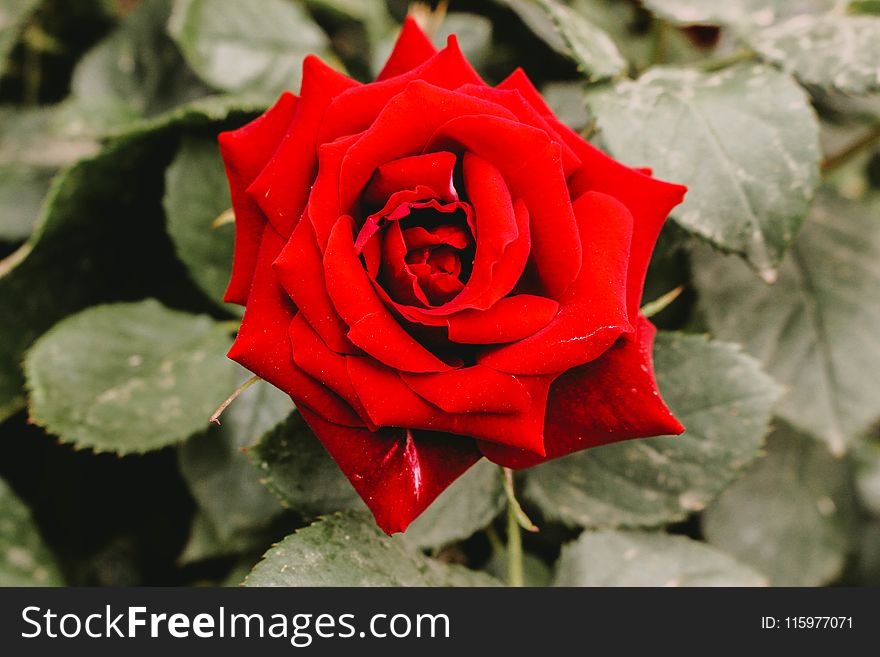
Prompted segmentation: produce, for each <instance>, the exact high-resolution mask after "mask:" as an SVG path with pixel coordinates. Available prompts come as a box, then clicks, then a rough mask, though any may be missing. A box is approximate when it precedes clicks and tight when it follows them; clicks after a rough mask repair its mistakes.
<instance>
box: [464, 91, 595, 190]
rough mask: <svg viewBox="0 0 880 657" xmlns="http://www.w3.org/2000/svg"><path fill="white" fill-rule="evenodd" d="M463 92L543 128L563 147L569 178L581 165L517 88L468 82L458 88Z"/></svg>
mask: <svg viewBox="0 0 880 657" xmlns="http://www.w3.org/2000/svg"><path fill="white" fill-rule="evenodd" d="M458 91H461V92H462V93H467V94H471V95H472V96H477V97H478V98H485V99H486V100H489V101H491V102H493V103H496V104H498V105H501V106H502V107H506V108H507V109H509V110H510V111H511V112H513V113H514V114H516V118H517V119H519V120H520V121H521V122H522V123H525V124H527V125H530V126H532V127H533V128H537V129H538V130H543V131H544V132H545V133H547V135H549V136H550V137H551V138H554V140H555V141H556V142H557V143H558V144H559V146H560V148H561V149H562V170H563V173H564V174H565V177H566V178H568V176H569V175H571V174H572V173H573V172H575V171H576V170H577V169H578V168H579V167H580V166H581V161H580V159H579V158H578V156H577V155H576V154H575V152H574V151H573V150H572V149H571V147H570V146H569V145H568V144H566V143H565V142H564V141H563V140H562V139H558V138H556V137H557V134H556V132H555V131H554V129H553V128H552V127H551V126H550V124H549V123H548V122H547V119H545V118H544V117H543V116H542V115H541V113H540V112H539V111H538V110H537V109H535V108H534V107H533V106H532V105H531V103H529V102H528V101H527V100H526V99H525V98H523V96H522V94H521V93H519V91H517V90H516V89H497V88H493V87H487V86H486V85H476V84H468V85H464V86H462V87H459V88H458Z"/></svg>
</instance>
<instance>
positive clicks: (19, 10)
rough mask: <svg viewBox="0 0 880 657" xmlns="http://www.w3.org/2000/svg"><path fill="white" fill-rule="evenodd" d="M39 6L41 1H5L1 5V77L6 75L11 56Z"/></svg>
mask: <svg viewBox="0 0 880 657" xmlns="http://www.w3.org/2000/svg"><path fill="white" fill-rule="evenodd" d="M39 4H40V0H5V2H3V4H2V5H0V75H3V74H4V73H6V65H7V60H8V59H9V55H10V54H11V53H12V49H13V48H15V44H16V43H18V37H19V36H20V35H21V31H22V29H23V28H24V25H25V23H26V22H27V20H28V18H30V16H31V14H33V13H34V12H35V11H36V9H37V6H38V5H39Z"/></svg>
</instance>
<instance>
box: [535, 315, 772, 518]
mask: <svg viewBox="0 0 880 657" xmlns="http://www.w3.org/2000/svg"><path fill="white" fill-rule="evenodd" d="M654 362H655V369H656V371H657V380H658V384H659V386H660V390H661V391H662V392H663V395H664V398H665V400H666V401H667V403H668V404H669V407H670V408H671V409H672V411H673V412H674V413H675V415H676V417H678V419H679V420H680V421H681V423H682V424H683V425H684V426H685V427H686V429H687V430H686V432H685V433H684V435H682V436H677V437H673V436H666V437H660V438H649V439H644V440H634V441H628V442H624V443H618V444H615V445H607V446H605V447H598V448H595V449H591V450H586V451H583V452H578V453H575V454H572V455H570V456H567V457H565V458H562V459H557V460H555V461H550V462H548V463H545V464H542V465H540V466H537V467H535V468H533V469H531V470H529V471H528V473H527V478H526V488H525V494H526V496H527V497H528V498H529V499H530V500H531V501H533V502H534V503H535V504H537V505H538V506H539V507H540V509H541V511H542V512H543V513H544V515H545V516H546V517H548V518H550V519H555V520H561V521H563V522H565V523H566V524H569V525H580V526H584V527H621V526H626V527H633V526H639V527H643V526H656V525H660V524H663V523H669V522H673V521H675V520H680V519H682V518H684V517H685V516H686V515H687V514H688V513H692V512H694V511H699V510H701V509H703V508H704V507H705V506H706V505H707V504H708V503H709V502H710V501H711V500H712V499H713V498H714V497H715V496H716V495H718V493H720V492H721V490H723V489H724V487H725V486H727V485H728V484H729V483H730V482H731V481H733V480H734V479H735V478H736V477H737V476H739V475H741V474H742V471H743V469H744V468H745V466H747V465H748V464H749V463H751V462H752V461H753V460H754V459H755V458H756V457H757V455H758V452H759V450H760V448H761V446H762V445H763V439H764V434H765V433H766V431H767V424H768V422H769V420H770V416H771V409H772V408H773V405H774V402H775V401H776V399H777V398H778V397H779V393H780V389H779V386H777V385H776V384H775V383H774V382H773V380H772V379H770V377H768V376H767V375H766V374H764V373H763V372H762V371H761V368H760V365H759V364H758V363H757V361H755V359H753V358H751V357H749V356H747V355H745V354H743V353H742V352H741V351H740V349H739V348H737V347H736V346H734V345H730V344H727V343H723V342H710V341H709V340H707V339H706V338H705V337H703V336H695V335H683V334H678V333H663V332H661V333H659V334H658V336H657V340H656V345H655V348H654Z"/></svg>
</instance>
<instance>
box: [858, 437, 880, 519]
mask: <svg viewBox="0 0 880 657" xmlns="http://www.w3.org/2000/svg"><path fill="white" fill-rule="evenodd" d="M855 485H856V491H857V492H858V494H859V501H860V502H861V505H862V507H863V508H864V509H865V510H866V511H867V512H868V513H870V514H872V515H874V516H875V517H877V518H880V443H877V442H866V443H865V444H864V445H862V446H861V447H860V449H859V450H858V451H857V452H856V453H855Z"/></svg>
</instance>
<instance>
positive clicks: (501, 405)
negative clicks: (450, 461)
mask: <svg viewBox="0 0 880 657" xmlns="http://www.w3.org/2000/svg"><path fill="white" fill-rule="evenodd" d="M400 378H401V379H402V380H403V382H404V383H405V384H406V385H408V386H409V387H410V388H411V389H412V390H414V391H415V392H416V393H418V394H419V395H420V396H421V397H423V398H425V399H427V400H428V401H429V402H431V403H432V404H434V405H435V406H439V407H440V408H441V409H443V410H444V411H446V412H447V413H524V412H526V411H528V408H529V404H530V403H531V397H529V393H528V391H527V390H526V389H525V387H524V386H523V385H522V384H521V383H520V382H519V381H518V380H517V378H516V377H515V376H513V375H511V374H503V373H501V372H498V371H496V370H493V369H490V368H488V367H484V366H482V365H473V366H471V367H464V368H462V369H460V370H453V371H451V372H440V373H438V374H408V373H401V374H400Z"/></svg>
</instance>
